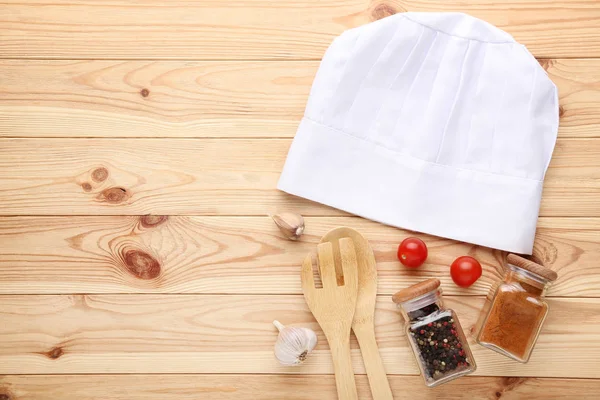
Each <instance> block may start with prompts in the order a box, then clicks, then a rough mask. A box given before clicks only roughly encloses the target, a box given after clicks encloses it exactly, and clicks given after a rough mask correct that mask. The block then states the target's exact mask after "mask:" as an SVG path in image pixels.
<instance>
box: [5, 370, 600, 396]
mask: <svg viewBox="0 0 600 400" xmlns="http://www.w3.org/2000/svg"><path fill="white" fill-rule="evenodd" d="M389 380H390V384H391V386H392V390H393V392H394V398H395V399H396V400H436V399H441V398H443V399H448V400H472V399H482V400H485V399H487V400H497V399H498V398H502V399H503V400H520V399H528V400H538V399H539V400H546V399H548V394H549V393H551V394H552V399H553V400H572V399H574V398H579V399H591V398H595V396H596V395H597V394H598V393H599V392H600V380H596V379H585V380H584V379H556V378H552V379H549V378H502V377H470V376H468V377H463V378H461V379H459V380H456V381H453V382H450V383H448V384H444V385H443V386H442V387H436V388H431V389H426V388H425V386H424V385H423V381H422V379H421V378H420V377H417V376H398V375H395V376H390V377H389ZM356 384H357V387H358V396H359V398H360V399H364V400H370V399H372V397H371V393H370V391H369V385H368V383H367V379H366V377H365V376H360V375H358V376H356ZM1 394H4V395H5V396H6V399H5V400H56V399H61V400H106V399H128V400H197V399H206V400H273V399H285V400H314V399H320V400H333V399H336V398H337V397H336V392H335V383H334V380H333V377H332V376H330V375H329V376H328V375H185V374H181V375H38V376H19V375H6V376H0V395H1Z"/></svg>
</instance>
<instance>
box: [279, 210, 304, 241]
mask: <svg viewBox="0 0 600 400" xmlns="http://www.w3.org/2000/svg"><path fill="white" fill-rule="evenodd" d="M271 218H273V221H275V224H277V226H278V227H279V230H280V231H281V232H282V233H283V234H284V235H285V237H286V238H288V239H290V240H298V239H299V238H300V236H302V234H303V233H304V217H303V216H302V215H300V214H294V213H289V212H284V213H281V214H275V215H273V216H271Z"/></svg>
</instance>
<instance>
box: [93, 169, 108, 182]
mask: <svg viewBox="0 0 600 400" xmlns="http://www.w3.org/2000/svg"><path fill="white" fill-rule="evenodd" d="M106 178H108V170H107V169H106V168H104V167H100V168H96V169H95V170H93V171H92V179H93V180H94V182H104V181H105V180H106Z"/></svg>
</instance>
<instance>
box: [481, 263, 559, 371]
mask: <svg viewBox="0 0 600 400" xmlns="http://www.w3.org/2000/svg"><path fill="white" fill-rule="evenodd" d="M507 261H508V268H507V270H506V274H505V276H504V280H503V281H500V282H499V283H497V284H496V285H495V286H494V287H492V289H491V290H490V292H489V294H488V298H487V301H486V303H485V305H484V307H483V310H482V312H481V315H480V318H479V321H478V322H477V329H478V331H479V333H478V335H477V342H479V344H481V345H482V346H485V347H487V348H490V349H492V350H495V351H497V352H498V353H500V354H504V355H505V356H507V357H510V358H512V359H514V360H516V361H519V362H522V363H525V362H527V361H528V360H529V357H530V356H531V351H532V350H533V346H534V345H535V342H536V341H537V338H538V335H539V333H540V330H541V329H542V324H543V323H544V320H545V319H546V315H547V314H548V304H547V303H546V301H545V300H544V295H545V293H546V289H547V288H548V286H549V285H550V283H551V282H553V281H555V280H556V278H557V277H558V275H557V274H556V272H555V271H552V270H551V269H549V268H546V267H544V266H543V265H540V264H537V263H534V262H533V261H529V260H527V259H525V258H523V257H519V256H517V255H514V254H509V255H508V257H507Z"/></svg>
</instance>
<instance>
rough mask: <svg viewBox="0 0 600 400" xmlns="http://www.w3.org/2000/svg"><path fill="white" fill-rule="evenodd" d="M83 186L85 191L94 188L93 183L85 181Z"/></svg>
mask: <svg viewBox="0 0 600 400" xmlns="http://www.w3.org/2000/svg"><path fill="white" fill-rule="evenodd" d="M81 188H82V189H83V191H84V192H89V191H91V190H92V185H90V184H89V183H87V182H84V183H82V184H81Z"/></svg>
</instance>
